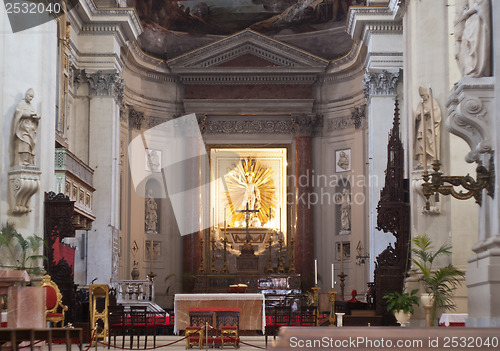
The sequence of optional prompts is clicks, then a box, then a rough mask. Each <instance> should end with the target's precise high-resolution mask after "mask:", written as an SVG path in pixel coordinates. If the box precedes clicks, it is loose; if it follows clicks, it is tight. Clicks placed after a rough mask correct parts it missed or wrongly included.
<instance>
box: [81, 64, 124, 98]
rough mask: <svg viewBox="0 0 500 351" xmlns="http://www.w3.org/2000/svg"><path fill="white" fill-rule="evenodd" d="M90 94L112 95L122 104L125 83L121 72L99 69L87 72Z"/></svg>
mask: <svg viewBox="0 0 500 351" xmlns="http://www.w3.org/2000/svg"><path fill="white" fill-rule="evenodd" d="M85 76H86V78H87V82H88V84H89V95H90V96H112V97H113V98H114V99H115V100H116V102H117V103H118V104H119V105H121V104H122V102H123V89H124V87H125V84H124V82H123V78H122V77H121V73H118V72H104V71H97V72H95V73H86V74H85Z"/></svg>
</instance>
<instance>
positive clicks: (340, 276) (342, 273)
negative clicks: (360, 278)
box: [337, 271, 347, 300]
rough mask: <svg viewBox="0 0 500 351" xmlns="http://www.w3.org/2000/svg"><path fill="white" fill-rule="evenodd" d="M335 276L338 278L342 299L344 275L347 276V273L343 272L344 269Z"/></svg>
mask: <svg viewBox="0 0 500 351" xmlns="http://www.w3.org/2000/svg"><path fill="white" fill-rule="evenodd" d="M337 277H339V278H340V295H341V296H342V300H344V288H345V277H347V274H344V271H342V272H340V274H339V275H338V276H337Z"/></svg>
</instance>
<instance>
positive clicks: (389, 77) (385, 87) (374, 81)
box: [363, 70, 400, 100]
mask: <svg viewBox="0 0 500 351" xmlns="http://www.w3.org/2000/svg"><path fill="white" fill-rule="evenodd" d="M399 76H400V71H399V70H398V71H396V72H389V71H386V70H383V71H382V72H368V71H367V72H366V73H365V78H364V81H363V84H364V88H363V91H364V93H365V97H366V99H367V100H369V99H370V98H371V97H372V96H374V95H396V94H397V86H398V82H399Z"/></svg>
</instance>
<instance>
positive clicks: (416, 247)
mask: <svg viewBox="0 0 500 351" xmlns="http://www.w3.org/2000/svg"><path fill="white" fill-rule="evenodd" d="M412 241H413V249H412V253H413V258H412V259H411V260H412V262H413V263H414V264H415V265H416V266H417V269H413V270H412V271H413V272H415V273H417V274H420V279H421V280H422V281H423V283H424V285H425V288H426V291H427V292H428V293H431V294H432V295H433V297H432V308H431V313H432V314H431V316H432V318H431V325H434V321H435V320H436V313H437V309H438V308H442V309H445V310H454V309H456V305H455V303H454V302H453V292H454V291H455V289H456V288H457V287H458V286H459V285H461V284H462V278H463V277H464V276H465V273H464V272H462V271H460V270H458V269H457V268H456V267H455V266H453V265H452V264H449V265H447V266H445V267H441V268H438V269H435V268H434V267H433V264H434V262H435V260H436V259H438V258H439V257H441V256H443V255H444V256H449V255H451V246H450V245H446V244H445V245H441V247H439V248H438V249H437V250H436V251H434V250H433V248H434V247H433V245H432V241H431V239H430V238H429V237H428V236H427V235H426V234H424V235H418V236H416V237H415V238H413V240H412Z"/></svg>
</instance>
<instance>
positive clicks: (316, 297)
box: [312, 284, 319, 326]
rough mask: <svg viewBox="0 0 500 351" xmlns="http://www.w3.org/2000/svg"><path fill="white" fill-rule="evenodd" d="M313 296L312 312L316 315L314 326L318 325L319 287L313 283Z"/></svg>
mask: <svg viewBox="0 0 500 351" xmlns="http://www.w3.org/2000/svg"><path fill="white" fill-rule="evenodd" d="M312 291H313V297H314V314H315V315H316V318H315V319H316V326H319V287H318V284H314V287H312Z"/></svg>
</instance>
